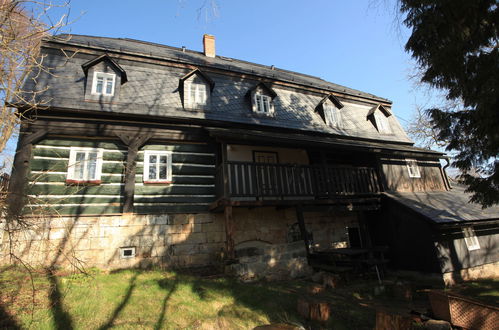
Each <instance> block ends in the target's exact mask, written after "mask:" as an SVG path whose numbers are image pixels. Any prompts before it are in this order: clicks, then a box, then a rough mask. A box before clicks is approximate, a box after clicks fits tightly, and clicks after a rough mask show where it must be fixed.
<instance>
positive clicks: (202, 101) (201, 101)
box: [184, 80, 209, 108]
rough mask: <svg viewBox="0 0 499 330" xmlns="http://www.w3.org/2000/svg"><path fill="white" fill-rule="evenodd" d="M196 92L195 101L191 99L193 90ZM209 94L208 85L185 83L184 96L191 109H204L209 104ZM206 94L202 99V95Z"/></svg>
mask: <svg viewBox="0 0 499 330" xmlns="http://www.w3.org/2000/svg"><path fill="white" fill-rule="evenodd" d="M201 87H203V89H204V93H201ZM193 88H194V89H195V90H194V99H192V97H191V90H192V89H193ZM208 93H209V88H208V85H207V84H206V83H197V82H193V81H192V80H191V81H187V82H186V83H185V90H184V95H185V96H186V100H187V105H188V107H190V108H199V107H204V106H206V105H207V104H208V97H209V96H208ZM202 94H204V98H201V95H202Z"/></svg>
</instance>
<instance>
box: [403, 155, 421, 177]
mask: <svg viewBox="0 0 499 330" xmlns="http://www.w3.org/2000/svg"><path fill="white" fill-rule="evenodd" d="M405 162H406V164H407V171H408V172H409V177H410V178H420V177H421V172H420V171H419V166H418V162H417V161H416V160H415V159H406V160H405Z"/></svg>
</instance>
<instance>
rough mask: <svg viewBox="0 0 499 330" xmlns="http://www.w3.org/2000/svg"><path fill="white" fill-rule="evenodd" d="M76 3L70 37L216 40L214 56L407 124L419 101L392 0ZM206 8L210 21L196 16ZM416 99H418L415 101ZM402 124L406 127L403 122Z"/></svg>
mask: <svg viewBox="0 0 499 330" xmlns="http://www.w3.org/2000/svg"><path fill="white" fill-rule="evenodd" d="M212 1H213V0H157V1H156V0H150V1H147V0H144V1H141V2H140V3H139V2H138V1H127V0H121V1H113V0H106V1H103V0H100V1H94V0H84V1H83V0H73V2H72V3H71V17H73V18H77V20H76V21H75V22H74V23H73V24H71V25H70V26H69V30H70V32H72V33H75V34H87V35H95V36H107V37H127V38H133V39H139V40H145V41H152V42H156V43H160V44H166V45H170V46H175V47H181V46H186V47H187V48H188V49H191V50H198V51H201V50H202V35H203V34H204V33H210V34H213V35H215V37H216V48H217V54H218V55H223V56H227V57H233V58H237V59H242V60H246V61H250V62H255V63H260V64H265V65H272V64H273V65H275V66H276V67H279V68H283V69H288V70H293V71H297V72H301V73H305V74H310V75H314V76H319V77H321V78H323V79H326V80H328V81H331V82H334V83H337V84H341V85H345V86H348V87H351V88H355V89H359V90H362V91H365V92H369V93H372V94H375V95H378V96H382V97H385V98H388V99H390V100H392V101H393V102H394V104H393V109H394V111H395V113H396V114H397V115H398V116H399V117H400V118H403V119H406V120H409V119H410V117H411V111H412V109H413V108H414V104H415V102H418V94H417V93H415V92H414V91H413V88H412V87H413V85H414V84H413V82H412V81H409V78H408V77H409V74H410V73H411V72H412V71H411V70H412V68H413V67H414V62H413V61H412V60H411V58H410V56H409V54H407V53H406V52H405V51H404V44H405V41H406V39H407V37H408V35H409V33H408V31H407V30H406V29H404V28H403V27H402V26H400V25H397V24H395V22H396V13H395V12H394V10H393V8H394V4H393V3H391V2H394V1H391V0H386V1H380V4H379V6H377V7H376V6H373V3H376V2H375V1H373V0H366V1H338V0H337V1H331V0H314V1H303V0H287V1H281V0H267V1H260V0H252V1H238V0H216V1H215V2H216V3H217V4H218V17H214V15H213V13H212V10H211V6H210V3H211V2H212ZM205 3H206V4H207V6H206V7H205V8H208V9H209V10H208V19H206V15H205V14H206V12H205V11H203V12H202V13H201V15H200V17H198V9H199V8H200V7H202V5H203V4H205ZM419 96H420V97H421V95H419ZM402 123H403V121H402Z"/></svg>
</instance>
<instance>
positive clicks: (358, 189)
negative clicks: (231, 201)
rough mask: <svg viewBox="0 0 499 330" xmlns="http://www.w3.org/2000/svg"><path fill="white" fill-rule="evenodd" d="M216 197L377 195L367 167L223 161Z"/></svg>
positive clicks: (374, 176) (373, 175)
mask: <svg viewBox="0 0 499 330" xmlns="http://www.w3.org/2000/svg"><path fill="white" fill-rule="evenodd" d="M217 189H218V191H217V194H218V197H225V198H230V197H253V198H256V199H260V198H277V199H279V198H286V197H308V198H311V197H313V198H317V199H321V198H337V197H341V196H352V195H368V194H375V193H378V192H380V184H379V180H378V175H377V173H376V170H375V169H374V168H370V167H345V166H318V165H293V164H267V163H252V162H234V161H230V162H225V163H223V164H221V165H220V166H219V167H218V168H217Z"/></svg>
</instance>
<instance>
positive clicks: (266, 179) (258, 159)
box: [253, 151, 278, 196]
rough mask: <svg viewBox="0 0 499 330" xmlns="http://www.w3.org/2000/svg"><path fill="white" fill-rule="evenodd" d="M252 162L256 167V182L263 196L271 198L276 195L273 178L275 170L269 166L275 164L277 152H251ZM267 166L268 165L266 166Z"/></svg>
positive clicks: (275, 184) (275, 185)
mask: <svg viewBox="0 0 499 330" xmlns="http://www.w3.org/2000/svg"><path fill="white" fill-rule="evenodd" d="M253 161H254V162H255V163H259V164H260V165H257V173H256V174H257V182H258V185H259V188H260V192H261V194H262V195H263V196H273V195H275V194H276V193H277V182H276V177H275V170H276V168H275V167H273V166H270V164H277V163H278V158H277V152H270V151H253ZM267 164H269V165H267Z"/></svg>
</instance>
